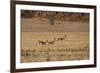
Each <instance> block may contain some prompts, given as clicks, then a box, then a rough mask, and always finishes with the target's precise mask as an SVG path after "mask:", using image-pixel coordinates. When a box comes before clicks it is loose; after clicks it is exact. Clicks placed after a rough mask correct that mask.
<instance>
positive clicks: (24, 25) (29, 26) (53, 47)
mask: <svg viewBox="0 0 100 73" xmlns="http://www.w3.org/2000/svg"><path fill="white" fill-rule="evenodd" d="M88 27H89V25H88V23H87V22H81V21H80V22H66V21H63V22H62V21H57V20H55V23H54V25H50V22H49V20H48V19H40V18H29V19H24V18H22V20H21V62H44V61H65V60H83V59H89V51H88V50H89V31H88V30H89V29H88ZM50 42H51V43H50Z"/></svg>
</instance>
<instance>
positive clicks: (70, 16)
mask: <svg viewBox="0 0 100 73" xmlns="http://www.w3.org/2000/svg"><path fill="white" fill-rule="evenodd" d="M21 17H22V18H32V17H39V18H49V19H50V20H51V21H52V20H62V21H89V13H75V12H53V11H31V10H22V11H21Z"/></svg>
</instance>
